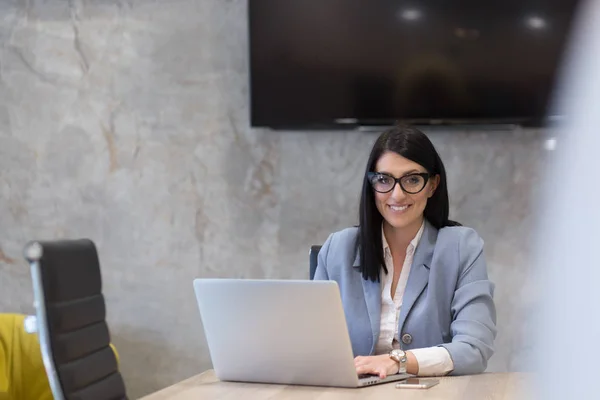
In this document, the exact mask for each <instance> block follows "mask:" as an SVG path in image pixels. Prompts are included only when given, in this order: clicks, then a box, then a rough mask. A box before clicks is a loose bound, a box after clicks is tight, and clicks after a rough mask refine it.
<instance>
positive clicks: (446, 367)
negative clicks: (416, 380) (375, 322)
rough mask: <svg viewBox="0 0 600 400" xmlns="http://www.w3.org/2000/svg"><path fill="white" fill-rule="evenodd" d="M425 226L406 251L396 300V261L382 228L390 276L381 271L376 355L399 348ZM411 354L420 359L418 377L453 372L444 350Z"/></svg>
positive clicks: (436, 348) (451, 364)
mask: <svg viewBox="0 0 600 400" xmlns="http://www.w3.org/2000/svg"><path fill="white" fill-rule="evenodd" d="M424 228H425V223H423V225H421V229H419V232H417V235H416V236H415V237H414V239H413V240H411V242H410V244H409V245H408V248H407V249H406V257H405V258H404V265H403V266H402V271H401V272H400V278H399V279H398V285H397V286H396V292H395V293H394V298H393V299H392V296H391V287H392V281H393V280H394V261H393V259H392V253H391V251H390V247H389V246H388V242H387V240H386V238H385V233H384V232H383V227H382V228H381V238H382V241H383V254H384V258H385V266H386V268H387V270H388V273H387V274H385V273H384V272H383V269H382V273H381V277H382V282H381V287H382V290H381V325H380V329H379V332H380V333H379V340H378V341H377V345H376V346H375V353H376V354H387V353H389V352H390V351H391V350H392V349H399V348H400V339H399V337H398V335H399V332H398V317H399V315H400V308H401V307H402V299H403V297H404V290H405V289H406V283H407V281H408V275H409V274H410V268H411V266H412V262H413V257H414V253H415V250H416V248H417V246H418V244H419V241H420V240H421V236H422V235H423V230H424ZM410 352H411V353H413V355H414V356H415V358H416V359H417V362H418V363H419V373H418V374H419V375H420V376H423V375H427V376H436V375H446V374H447V373H449V372H451V371H452V370H453V369H454V363H453V362H452V358H451V357H450V353H448V350H446V349H445V348H444V347H438V346H436V347H427V348H423V349H414V350H410Z"/></svg>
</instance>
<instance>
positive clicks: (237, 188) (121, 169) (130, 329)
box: [0, 0, 544, 398]
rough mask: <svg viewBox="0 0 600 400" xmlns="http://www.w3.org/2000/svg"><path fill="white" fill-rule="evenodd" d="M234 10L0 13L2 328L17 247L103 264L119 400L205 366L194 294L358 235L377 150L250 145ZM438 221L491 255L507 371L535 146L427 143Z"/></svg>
mask: <svg viewBox="0 0 600 400" xmlns="http://www.w3.org/2000/svg"><path fill="white" fill-rule="evenodd" d="M246 11H247V6H246V2H245V1H243V0H232V1H225V0H177V1H176V0H170V1H168V2H167V1H164V2H157V1H145V0H130V1H127V0H123V1H100V0H97V1H72V2H66V1H63V0H53V1H33V0H31V1H25V0H23V1H17V0H13V1H7V0H3V1H2V2H0V44H1V48H0V67H1V68H0V78H1V81H0V248H1V250H2V251H1V252H0V289H1V290H0V310H2V311H22V312H29V311H31V288H30V281H29V275H28V271H27V269H26V267H25V265H24V263H23V262H22V259H21V250H22V247H23V245H24V244H25V242H26V241H28V240H30V239H34V238H36V239H54V238H64V237H68V238H77V237H89V238H91V239H93V240H94V241H95V242H96V244H97V245H98V248H99V251H100V256H101V262H102V268H103V275H104V289H105V294H106V297H107V301H108V312H109V316H108V318H109V322H110V326H111V329H112V334H113V337H114V342H115V344H116V345H117V347H118V349H119V350H120V353H121V357H122V370H123V372H124V375H125V379H126V381H127V384H128V386H129V390H130V392H131V394H132V397H134V398H135V397H137V396H140V395H142V394H145V393H149V392H152V391H154V390H156V389H158V388H161V387H164V386H166V385H169V384H171V383H174V382H176V381H178V380H181V379H183V378H185V377H187V376H191V375H193V374H196V373H198V372H201V371H202V370H204V369H205V368H208V367H209V366H210V361H209V356H208V353H207V350H206V344H205V341H204V338H203V334H202V327H201V324H200V321H199V317H198V313H197V309H196V304H195V302H194V296H193V291H192V283H191V282H192V279H193V278H195V277H216V276H219V277H270V278H304V277H306V275H307V250H308V246H309V245H310V244H313V243H320V242H322V241H324V240H325V239H326V237H327V235H328V234H329V233H330V232H331V231H334V230H337V229H340V228H343V227H346V226H348V225H352V224H354V223H356V215H357V212H356V211H357V210H356V205H357V200H358V192H359V189H360V188H359V186H360V181H361V173H362V172H363V168H364V164H365V162H366V156H367V154H368V151H369V147H370V144H371V143H372V142H373V140H374V138H375V136H374V135H373V134H363V133H356V132H285V133H282V132H268V131H257V130H251V129H249V121H248V101H247V98H248V83H247V81H248V73H247V68H248V59H247V53H248V48H247V44H248V43H247V36H246V30H247V24H246ZM429 133H430V136H431V138H432V140H433V141H434V143H435V145H436V146H437V148H438V149H439V151H440V152H441V155H442V158H443V159H444V161H445V163H446V166H447V169H448V173H449V181H450V192H451V203H452V208H451V210H452V217H454V218H455V219H457V220H459V221H461V222H462V223H463V224H465V225H470V226H472V227H474V228H475V229H477V230H478V231H479V232H480V234H481V235H482V236H483V237H484V239H485V240H486V252H487V257H488V260H489V269H490V274H491V277H492V279H493V280H494V281H495V282H496V283H497V292H496V293H497V296H496V299H497V303H498V313H499V314H498V319H499V327H500V333H499V336H498V341H497V345H498V351H497V355H496V356H495V357H494V358H493V359H492V362H491V365H490V370H507V369H519V368H522V365H524V364H523V363H524V360H526V359H527V350H528V344H527V340H526V335H524V334H523V333H522V332H523V328H522V327H523V326H526V324H522V323H521V318H520V316H521V315H522V313H523V312H524V311H528V310H529V309H530V308H531V307H532V306H533V304H534V301H535V299H534V298H533V296H531V295H528V293H529V292H528V291H527V290H525V287H524V282H525V278H526V276H527V272H528V270H529V263H528V256H529V251H528V240H529V233H530V231H531V228H530V226H531V209H532V206H531V205H530V200H532V199H533V195H534V194H535V187H536V184H537V177H538V175H539V173H540V169H541V166H542V163H543V162H542V161H541V159H542V158H543V149H542V146H541V144H542V140H543V136H544V134H543V133H542V132H537V131H524V130H514V131H477V130H469V131H465V130H462V131H447V130H446V131H443V130H440V131H429Z"/></svg>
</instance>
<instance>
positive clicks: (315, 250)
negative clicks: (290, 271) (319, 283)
mask: <svg viewBox="0 0 600 400" xmlns="http://www.w3.org/2000/svg"><path fill="white" fill-rule="evenodd" d="M321 247H322V246H317V245H314V246H310V251H309V252H308V256H309V258H310V262H309V271H308V273H309V276H310V280H311V281H312V280H313V279H314V277H315V272H316V271H317V265H318V264H319V251H321Z"/></svg>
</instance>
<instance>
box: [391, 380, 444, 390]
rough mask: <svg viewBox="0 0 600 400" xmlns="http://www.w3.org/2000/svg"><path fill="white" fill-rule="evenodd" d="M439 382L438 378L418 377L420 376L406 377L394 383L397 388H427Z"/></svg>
mask: <svg viewBox="0 0 600 400" xmlns="http://www.w3.org/2000/svg"><path fill="white" fill-rule="evenodd" d="M438 383H440V381H439V380H438V379H420V378H408V379H405V380H403V381H400V382H398V383H397V384H396V387H397V388H402V387H405V388H419V389H428V388H430V387H432V386H435V385H437V384H438Z"/></svg>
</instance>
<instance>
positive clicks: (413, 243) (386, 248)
mask: <svg viewBox="0 0 600 400" xmlns="http://www.w3.org/2000/svg"><path fill="white" fill-rule="evenodd" d="M424 230H425V220H423V223H422V224H421V227H420V228H419V231H418V232H417V234H416V235H415V237H414V238H413V240H411V241H410V243H409V245H408V248H409V249H410V248H411V247H412V249H413V250H414V249H416V248H417V246H418V245H419V241H420V240H421V236H423V231H424ZM381 241H382V242H383V254H388V253H389V252H390V246H389V245H388V242H387V239H386V238H385V232H384V231H383V224H381Z"/></svg>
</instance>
